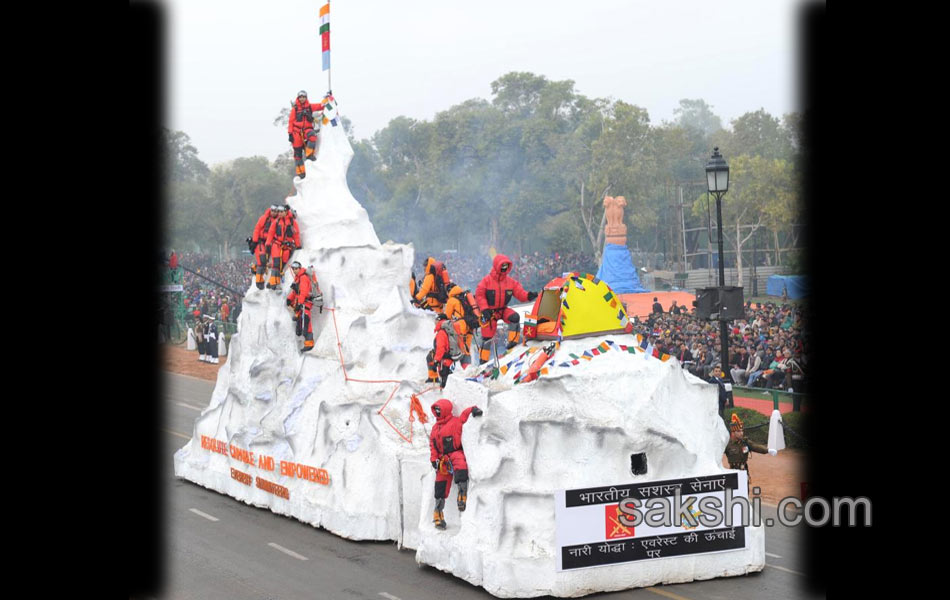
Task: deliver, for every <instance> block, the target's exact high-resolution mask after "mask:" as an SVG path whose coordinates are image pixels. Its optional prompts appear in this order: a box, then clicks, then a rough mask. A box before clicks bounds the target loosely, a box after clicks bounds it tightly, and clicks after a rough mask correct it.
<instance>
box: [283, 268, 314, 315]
mask: <svg viewBox="0 0 950 600" xmlns="http://www.w3.org/2000/svg"><path fill="white" fill-rule="evenodd" d="M312 289H313V282H312V281H311V280H310V275H308V274H307V270H306V269H300V272H299V273H297V275H295V276H294V282H293V284H292V285H291V286H290V294H288V296H287V299H288V300H290V305H291V306H293V307H294V308H297V306H299V305H301V304H303V305H304V306H305V307H306V308H310V307H311V306H312V305H313V302H311V301H310V291H311V290H312Z"/></svg>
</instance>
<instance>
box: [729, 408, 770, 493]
mask: <svg viewBox="0 0 950 600" xmlns="http://www.w3.org/2000/svg"><path fill="white" fill-rule="evenodd" d="M750 450H751V451H752V452H758V453H759V454H771V452H769V449H768V448H766V447H765V446H763V445H762V444H758V443H756V442H753V441H752V440H749V439H746V437H745V434H744V433H743V430H742V419H740V418H739V415H737V414H735V413H733V415H732V423H731V424H730V426H729V443H728V444H726V449H725V451H724V452H725V454H726V460H728V461H729V468H730V469H739V470H742V471H746V472H748V471H749V451H750ZM749 485H750V486H751V485H752V473H749Z"/></svg>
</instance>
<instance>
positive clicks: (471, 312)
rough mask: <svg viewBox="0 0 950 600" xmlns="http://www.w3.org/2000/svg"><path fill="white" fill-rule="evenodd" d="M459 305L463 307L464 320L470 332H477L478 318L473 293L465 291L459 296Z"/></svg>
mask: <svg viewBox="0 0 950 600" xmlns="http://www.w3.org/2000/svg"><path fill="white" fill-rule="evenodd" d="M458 299H459V303H461V305H462V320H463V321H465V324H466V325H468V330H469V331H475V328H476V327H478V317H477V316H476V315H475V298H473V297H472V292H470V291H468V290H465V291H464V292H462V293H461V294H459V295H458Z"/></svg>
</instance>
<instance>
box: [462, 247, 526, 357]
mask: <svg viewBox="0 0 950 600" xmlns="http://www.w3.org/2000/svg"><path fill="white" fill-rule="evenodd" d="M511 264H512V263H511V259H510V258H508V257H507V256H505V255H504V254H496V255H495V260H494V262H493V264H492V269H491V273H489V274H488V275H485V277H484V278H482V280H481V282H479V284H478V288H476V289H475V302H477V303H478V309H479V310H480V311H481V312H482V347H481V350H480V352H479V358H480V359H481V362H483V363H484V362H486V361H487V360H488V359H489V358H491V345H492V340H493V338H494V337H495V329H496V328H497V326H498V319H504V320H505V321H506V322H507V323H508V349H509V350H511V349H512V348H514V347H515V346H516V345H518V343H519V340H520V338H521V318H520V317H519V316H518V313H516V312H515V311H513V310H511V309H510V308H508V302H509V301H510V300H511V297H512V296H514V297H515V298H517V299H518V301H520V302H530V301H531V300H534V299H535V298H537V297H538V293H537V292H526V291H525V289H524V288H523V287H521V283H519V282H518V281H516V280H514V279H512V278H511V277H509V276H508V274H509V273H510V272H511Z"/></svg>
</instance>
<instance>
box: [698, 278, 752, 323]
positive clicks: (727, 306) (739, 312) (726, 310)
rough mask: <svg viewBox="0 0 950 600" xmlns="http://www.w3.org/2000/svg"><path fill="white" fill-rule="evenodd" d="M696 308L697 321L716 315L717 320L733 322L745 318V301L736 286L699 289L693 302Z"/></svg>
mask: <svg viewBox="0 0 950 600" xmlns="http://www.w3.org/2000/svg"><path fill="white" fill-rule="evenodd" d="M693 306H695V307H696V318H697V319H703V320H706V319H709V318H710V317H711V316H712V315H716V316H717V317H718V318H719V319H724V320H726V321H734V320H736V319H744V318H745V301H744V299H743V295H742V288H741V287H736V286H723V288H722V289H721V290H720V288H718V287H711V288H699V289H697V290H696V300H694V301H693Z"/></svg>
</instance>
